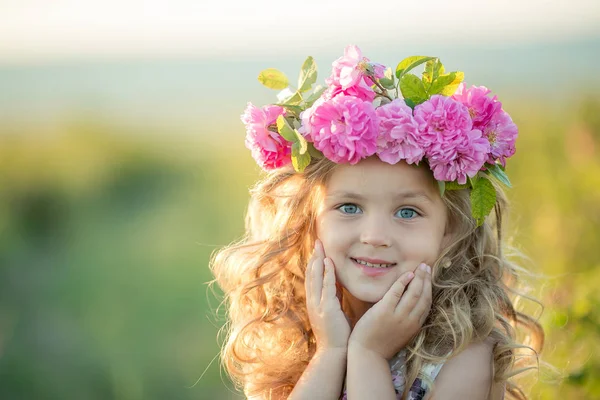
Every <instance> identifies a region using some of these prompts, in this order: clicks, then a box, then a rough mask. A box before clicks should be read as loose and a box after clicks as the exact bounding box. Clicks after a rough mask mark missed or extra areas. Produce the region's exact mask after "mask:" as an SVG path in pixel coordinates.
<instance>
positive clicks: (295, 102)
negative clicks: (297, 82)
mask: <svg viewBox="0 0 600 400" xmlns="http://www.w3.org/2000/svg"><path fill="white" fill-rule="evenodd" d="M303 101H304V99H303V98H302V94H301V93H300V92H299V91H297V92H295V93H294V94H293V95H291V96H290V97H288V98H287V99H284V100H283V101H282V102H281V103H277V105H281V106H284V107H285V106H299V105H300V104H301V103H302V102H303Z"/></svg>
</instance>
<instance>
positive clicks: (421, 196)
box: [326, 191, 433, 203]
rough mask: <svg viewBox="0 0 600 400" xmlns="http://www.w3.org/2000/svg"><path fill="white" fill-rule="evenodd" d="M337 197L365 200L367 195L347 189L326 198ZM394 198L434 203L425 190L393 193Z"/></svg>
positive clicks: (332, 193) (330, 194)
mask: <svg viewBox="0 0 600 400" xmlns="http://www.w3.org/2000/svg"><path fill="white" fill-rule="evenodd" d="M331 197H337V198H344V199H356V200H364V199H365V196H363V195H361V194H360V193H353V192H346V191H335V192H331V193H329V194H328V195H327V196H326V198H331ZM393 197H394V199H402V200H406V199H415V200H424V201H428V202H430V203H433V200H432V199H431V197H429V196H428V195H427V194H426V193H425V192H410V191H407V192H399V193H396V194H394V195H393Z"/></svg>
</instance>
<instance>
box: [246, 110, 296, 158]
mask: <svg viewBox="0 0 600 400" xmlns="http://www.w3.org/2000/svg"><path fill="white" fill-rule="evenodd" d="M280 115H285V109H284V108H283V107H279V106H272V105H269V106H265V107H263V108H258V107H256V106H254V105H253V104H252V103H248V105H247V107H246V109H245V110H244V114H243V115H242V116H241V119H242V122H243V123H244V124H245V125H246V147H247V148H248V149H250V150H251V151H252V157H254V160H256V162H257V163H258V165H259V166H260V167H261V168H263V169H264V170H271V169H275V168H279V167H282V166H284V165H287V164H289V163H290V162H291V161H292V159H291V154H292V144H291V143H290V142H288V141H287V140H285V139H284V138H282V137H281V135H280V134H279V133H277V132H274V131H272V130H270V129H269V127H270V126H271V125H273V124H275V123H276V121H277V117H279V116H280ZM271 129H277V128H274V127H271Z"/></svg>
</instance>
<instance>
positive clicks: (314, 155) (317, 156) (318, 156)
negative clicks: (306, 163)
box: [308, 143, 323, 160]
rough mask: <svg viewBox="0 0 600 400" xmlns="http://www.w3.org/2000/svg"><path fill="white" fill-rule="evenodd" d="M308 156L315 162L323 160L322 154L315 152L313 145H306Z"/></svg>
mask: <svg viewBox="0 0 600 400" xmlns="http://www.w3.org/2000/svg"><path fill="white" fill-rule="evenodd" d="M308 154H310V156H311V157H312V158H315V159H317V160H319V159H321V158H323V153H321V152H320V151H319V150H317V149H316V148H315V145H314V144H312V143H308Z"/></svg>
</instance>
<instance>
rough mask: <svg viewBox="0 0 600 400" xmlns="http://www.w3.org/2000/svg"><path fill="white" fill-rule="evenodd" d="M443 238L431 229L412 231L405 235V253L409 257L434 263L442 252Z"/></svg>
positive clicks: (403, 247)
mask: <svg viewBox="0 0 600 400" xmlns="http://www.w3.org/2000/svg"><path fill="white" fill-rule="evenodd" d="M441 240H442V238H441V237H440V236H439V235H437V233H435V234H434V233H432V232H431V231H426V232H425V231H424V232H412V233H411V234H410V235H405V240H404V243H403V246H402V249H403V253H404V254H405V256H406V258H407V259H410V260H413V261H418V262H421V261H425V262H427V263H433V262H434V261H435V260H436V259H437V257H438V256H439V254H440V252H441Z"/></svg>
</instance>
